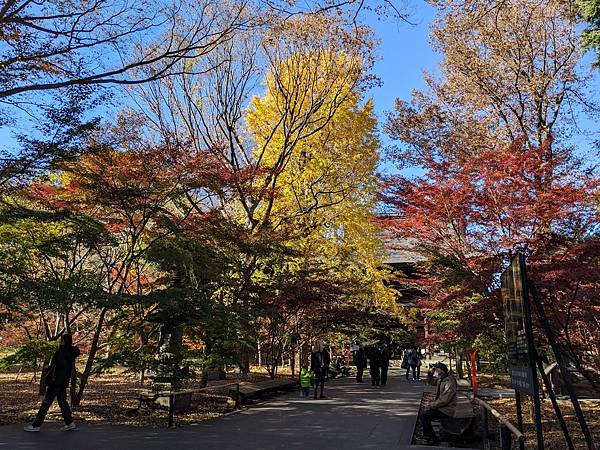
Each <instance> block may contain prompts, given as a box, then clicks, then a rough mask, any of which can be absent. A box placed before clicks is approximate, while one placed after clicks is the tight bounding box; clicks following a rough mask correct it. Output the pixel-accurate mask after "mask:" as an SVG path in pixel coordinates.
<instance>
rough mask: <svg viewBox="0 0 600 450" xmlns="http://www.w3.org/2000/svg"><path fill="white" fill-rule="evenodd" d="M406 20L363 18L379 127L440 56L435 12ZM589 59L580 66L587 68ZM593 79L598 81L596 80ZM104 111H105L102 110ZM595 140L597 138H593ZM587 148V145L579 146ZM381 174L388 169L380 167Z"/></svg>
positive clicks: (422, 5) (1, 131) (417, 12)
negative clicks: (373, 38) (432, 31)
mask: <svg viewBox="0 0 600 450" xmlns="http://www.w3.org/2000/svg"><path fill="white" fill-rule="evenodd" d="M409 7H410V8H411V10H410V12H411V17H410V20H411V21H412V22H413V23H415V25H410V24H408V23H406V22H403V21H396V20H393V19H383V18H380V17H378V16H377V15H375V14H370V15H368V16H367V23H368V24H369V25H370V26H371V27H372V28H373V29H374V31H375V34H376V35H377V37H378V38H379V39H380V41H381V44H380V47H379V49H378V55H379V59H378V60H377V62H376V64H375V67H374V73H375V74H376V75H377V76H378V77H379V78H380V79H381V81H382V83H383V84H382V86H381V87H375V88H373V89H372V90H371V91H370V92H369V95H370V96H371V97H372V98H373V100H374V104H375V110H376V113H377V115H378V118H379V122H380V124H382V123H383V121H384V120H385V114H386V113H387V112H388V111H390V110H392V109H393V105H394V100H395V99H396V98H398V97H399V98H402V99H405V100H408V99H410V96H411V91H412V90H413V89H423V88H424V83H423V76H422V74H423V71H424V70H429V71H430V72H434V73H435V72H436V70H437V66H438V63H439V62H440V60H441V55H439V54H436V53H435V52H434V51H433V50H432V49H431V47H430V45H429V41H428V34H429V26H430V24H431V22H432V21H433V18H434V13H435V9H434V8H433V7H432V6H430V5H429V4H428V3H427V2H422V1H420V2H413V3H412V6H409ZM590 62H591V59H590V58H586V60H585V61H584V62H583V64H585V65H589V64H590ZM596 78H597V79H598V78H599V77H596ZM597 79H596V81H595V84H594V86H593V87H592V88H591V89H595V90H596V92H598V89H597V88H598V87H600V83H598V80H597ZM104 111H106V110H104ZM580 123H581V124H583V127H584V128H587V129H593V130H595V129H597V128H598V127H597V125H596V124H595V123H594V122H592V121H591V120H589V119H586V118H584V117H582V118H581V120H580ZM11 131H12V130H11V129H10V128H9V127H5V128H0V145H2V147H4V148H6V145H9V146H10V144H11V141H12V139H11V138H10V135H11ZM381 139H382V142H383V144H384V146H385V145H389V144H390V140H389V138H388V137H387V136H386V135H385V134H384V133H381ZM596 139H598V136H597V137H596ZM576 141H577V143H578V144H583V143H584V142H585V144H589V142H590V139H588V138H582V137H581V138H577V139H576ZM583 147H588V145H583ZM382 168H383V169H384V170H385V169H386V168H389V166H387V165H384V167H382Z"/></svg>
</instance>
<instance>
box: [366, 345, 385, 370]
mask: <svg viewBox="0 0 600 450" xmlns="http://www.w3.org/2000/svg"><path fill="white" fill-rule="evenodd" d="M367 357H368V358H369V367H371V368H376V367H381V364H382V362H383V361H382V357H381V352H380V351H379V349H378V348H377V347H371V348H370V349H369V350H367Z"/></svg>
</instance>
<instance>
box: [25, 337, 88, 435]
mask: <svg viewBox="0 0 600 450" xmlns="http://www.w3.org/2000/svg"><path fill="white" fill-rule="evenodd" d="M78 356H79V349H78V348H77V347H73V338H72V337H71V335H70V334H63V335H62V337H61V338H60V347H59V348H58V350H57V351H56V353H54V356H52V360H51V362H50V366H49V369H48V371H47V372H46V375H45V381H46V386H47V388H46V395H45V396H44V400H43V401H42V405H41V406H40V410H39V411H38V413H37V416H36V418H35V420H34V421H33V423H32V424H31V425H27V426H26V427H25V428H24V429H25V431H40V427H41V426H42V424H43V423H44V419H45V418H46V413H48V409H49V408H50V406H51V405H52V402H54V399H55V398H56V399H57V400H58V406H60V412H61V413H62V416H63V419H64V420H65V425H64V426H63V427H62V428H61V430H62V431H70V430H74V429H75V428H76V427H75V424H74V423H73V417H72V416H71V408H70V407H69V403H67V387H68V386H69V382H70V381H71V372H72V370H73V365H74V364H75V358H77V357H78Z"/></svg>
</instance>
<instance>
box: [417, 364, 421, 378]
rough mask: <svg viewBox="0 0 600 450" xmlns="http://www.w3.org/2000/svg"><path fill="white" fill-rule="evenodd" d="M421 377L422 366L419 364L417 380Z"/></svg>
mask: <svg viewBox="0 0 600 450" xmlns="http://www.w3.org/2000/svg"><path fill="white" fill-rule="evenodd" d="M420 379H421V366H417V380H420Z"/></svg>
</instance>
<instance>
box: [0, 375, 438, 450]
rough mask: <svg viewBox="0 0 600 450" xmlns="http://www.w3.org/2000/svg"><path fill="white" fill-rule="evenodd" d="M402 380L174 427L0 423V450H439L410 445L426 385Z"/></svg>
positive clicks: (335, 388) (329, 389)
mask: <svg viewBox="0 0 600 450" xmlns="http://www.w3.org/2000/svg"><path fill="white" fill-rule="evenodd" d="M400 375H401V374H400V371H399V370H393V371H391V377H390V379H389V380H388V386H387V387H385V388H372V387H371V385H370V383H368V382H366V383H364V384H357V383H355V382H354V380H353V379H344V380H339V381H332V382H330V383H329V384H326V385H325V394H326V395H327V398H326V399H321V400H313V399H312V398H311V399H309V400H305V399H301V398H300V394H299V393H296V392H295V393H293V394H288V395H285V396H281V397H278V398H276V399H273V400H271V401H268V402H265V403H263V404H260V405H255V406H252V407H250V408H247V409H244V410H242V411H241V412H237V413H234V414H230V415H228V416H226V417H223V418H219V419H215V420H211V421H208V422H203V423H201V424H199V425H195V426H186V427H182V428H180V429H167V428H162V429H160V428H125V427H111V426H99V425H85V424H83V425H81V426H80V428H79V429H78V430H77V431H74V432H69V433H61V432H60V431H58V427H59V425H60V424H57V423H51V422H50V423H46V424H45V425H44V427H43V429H42V432H40V433H25V432H24V431H23V430H22V425H20V426H17V425H10V426H2V427H0V450H2V449H10V450H18V449H40V450H41V449H44V450H54V449H65V450H67V449H68V450H73V449H77V450H85V449H103V450H109V449H126V450H153V449H161V450H162V449H166V450H175V449H203V450H204V449H207V450H208V449H215V450H216V449H218V450H229V449H231V450H234V449H236V450H237V449H253V450H259V449H260V450H263V449H264V450H267V449H268V450H271V449H285V450H292V449H311V450H321V449H323V450H338V449H341V450H353V449H377V450H388V449H409V448H410V449H413V450H419V449H420V450H425V449H428V448H431V449H433V448H437V449H438V450H439V449H441V448H440V447H425V446H411V445H410V441H411V436H412V432H413V428H414V426H415V421H416V415H417V411H418V408H419V401H420V398H421V394H422V392H423V390H424V389H425V385H424V384H423V383H419V382H413V383H409V382H406V381H404V379H403V377H402V376H400ZM366 380H367V381H368V376H367V377H366Z"/></svg>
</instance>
